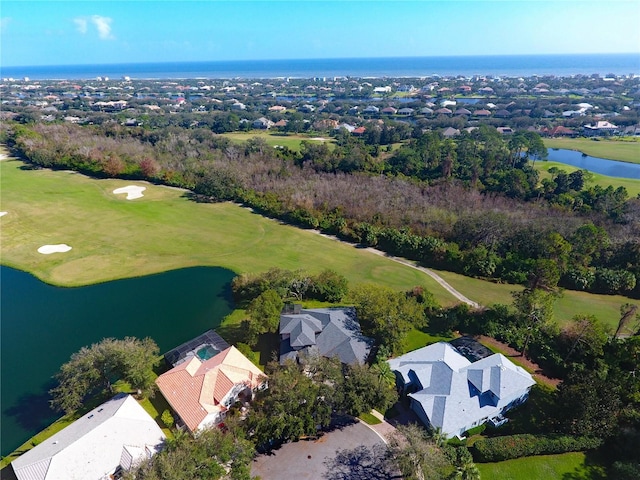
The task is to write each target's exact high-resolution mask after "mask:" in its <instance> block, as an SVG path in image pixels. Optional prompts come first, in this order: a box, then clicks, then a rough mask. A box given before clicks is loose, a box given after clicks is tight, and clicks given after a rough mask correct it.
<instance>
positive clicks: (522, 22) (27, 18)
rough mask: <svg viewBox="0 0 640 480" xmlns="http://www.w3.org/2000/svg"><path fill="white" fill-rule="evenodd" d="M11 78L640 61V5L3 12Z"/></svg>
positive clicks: (298, 0)
mask: <svg viewBox="0 0 640 480" xmlns="http://www.w3.org/2000/svg"><path fill="white" fill-rule="evenodd" d="M0 18H1V23H0V28H1V34H0V35H1V37H0V41H1V43H0V63H1V64H2V65H3V66H22V65H65V64H71V65H73V64H101V63H133V62H163V61H214V60H253V59H291V58H341V57H342V58H344V57H346V58H350V57H394V56H434V55H435V56H439V55H502V54H505V55H509V54H553V53H636V52H640V28H639V27H638V26H639V25H640V0H601V1H584V0H555V1H554V2H547V1H542V0H537V1H518V0H494V1H484V0H466V1H435V0H434V1H431V0H414V1H384V0H380V1H367V0H361V1H349V0H342V1H336V2H325V1H315V0H291V1H266V0H263V1H242V0H238V1H215V0H208V1H196V0H183V1H180V2H174V1H151V0H146V1H142V0H126V1H118V0H115V1H114V0H111V1H100V0H95V1H69V0H67V1H58V0H49V1H39V2H37V1H30V0H2V2H1V3H0Z"/></svg>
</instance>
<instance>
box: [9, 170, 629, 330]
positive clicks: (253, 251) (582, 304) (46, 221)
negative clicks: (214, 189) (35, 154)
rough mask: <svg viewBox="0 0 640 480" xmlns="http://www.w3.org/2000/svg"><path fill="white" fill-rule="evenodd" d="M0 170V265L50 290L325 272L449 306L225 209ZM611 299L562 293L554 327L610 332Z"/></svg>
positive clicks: (358, 258)
mask: <svg viewBox="0 0 640 480" xmlns="http://www.w3.org/2000/svg"><path fill="white" fill-rule="evenodd" d="M21 167H24V164H23V163H22V162H19V161H16V160H10V161H3V162H0V175H1V183H0V186H1V195H0V200H1V206H0V210H2V211H7V212H8V213H7V215H5V216H4V217H2V219H1V220H0V222H1V225H2V230H1V232H0V242H1V243H0V244H1V246H2V264H3V265H7V266H10V267H14V268H18V269H20V270H25V271H27V272H30V273H33V274H34V275H36V276H37V277H38V278H40V279H42V280H44V281H46V282H49V283H53V284H57V285H62V286H77V285H87V284H92V283H96V282H103V281H108V280H113V279H118V278H127V277H133V276H140V275H147V274H152V273H159V272H163V271H167V270H172V269H177V268H183V267H192V266H220V267H224V268H229V269H231V270H233V271H235V272H238V273H241V272H261V271H265V270H267V269H269V268H272V267H281V268H286V269H303V270H306V271H308V272H309V273H311V274H314V273H317V272H319V271H321V270H322V269H325V268H332V269H334V270H336V271H338V272H340V273H342V274H343V275H345V276H346V277H347V278H348V280H349V281H350V282H352V283H354V284H355V283H363V282H374V283H378V284H381V285H387V286H389V287H391V288H394V289H408V288H411V287H413V286H415V285H423V286H425V287H426V288H427V289H428V290H430V291H432V292H433V293H434V295H435V297H436V299H437V300H438V301H439V302H440V303H441V304H442V305H452V304H454V303H456V300H455V299H454V298H453V297H452V296H451V295H450V294H449V293H448V292H446V291H445V290H444V289H443V288H441V287H440V286H439V285H438V284H437V283H436V282H435V281H434V280H433V279H432V278H431V277H429V276H427V275H425V274H423V273H421V272H420V271H418V270H416V269H413V268H410V267H407V266H404V265H400V264H398V263H396V262H393V261H392V260H389V259H387V258H384V257H380V256H377V255H374V254H371V253H369V252H366V251H364V250H360V249H357V248H354V247H353V246H349V245H346V244H343V243H340V242H338V241H335V240H330V239H327V238H324V237H321V236H319V235H316V234H315V233H313V232H310V231H307V230H301V229H298V228H295V227H291V226H287V225H282V224H281V223H279V222H277V221H274V220H271V219H267V218H264V217H262V216H261V215H257V214H254V213H252V212H251V211H249V210H248V209H245V208H242V207H240V206H238V205H235V204H232V203H217V204H200V203H194V202H192V201H191V200H189V199H188V198H186V195H185V192H183V191H180V190H177V189H173V188H168V187H163V186H157V185H151V184H147V183H144V182H127V181H124V180H114V179H108V180H97V179H92V178H88V177H85V176H83V175H80V174H77V173H72V172H62V171H51V170H46V169H42V170H23V169H22V168H21ZM128 184H137V185H144V186H146V188H147V189H146V190H145V191H144V197H143V198H140V199H137V200H125V199H124V195H119V196H116V195H114V194H113V193H112V192H113V190H114V189H115V188H118V187H123V186H125V185H128ZM60 243H66V244H68V245H70V246H71V247H72V250H71V251H69V252H67V253H54V254H51V255H42V254H40V253H38V252H37V249H38V248H39V247H40V246H42V245H45V244H60ZM439 273H440V275H441V276H442V277H443V278H444V279H445V280H447V281H448V282H449V283H451V285H453V287H454V288H456V289H458V290H460V291H461V292H462V293H463V294H464V295H466V296H467V297H469V298H471V299H473V300H476V301H478V302H480V303H481V304H483V305H490V304H492V303H504V304H510V303H511V300H512V299H511V292H512V291H514V290H518V289H519V288H522V287H519V286H515V285H504V284H495V283H491V282H487V281H483V280H478V279H473V278H469V277H465V276H463V275H458V274H455V273H451V272H444V271H442V272H439ZM626 301H628V299H626V298H625V297H621V296H608V295H593V294H587V293H582V292H573V291H567V292H565V295H564V297H563V298H562V299H560V300H559V301H558V303H557V305H556V317H557V318H558V320H559V321H560V322H561V323H564V322H566V321H568V320H569V319H570V318H571V317H572V316H573V315H575V314H576V313H587V312H588V313H593V314H595V315H597V316H598V318H600V319H601V320H603V321H605V322H606V323H607V324H608V325H610V326H612V327H613V328H615V326H616V325H617V321H618V318H619V308H620V305H621V304H622V303H625V302H626Z"/></svg>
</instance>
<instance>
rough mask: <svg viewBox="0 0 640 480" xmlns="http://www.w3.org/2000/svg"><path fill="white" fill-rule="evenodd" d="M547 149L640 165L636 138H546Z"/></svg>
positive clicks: (639, 149)
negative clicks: (576, 152) (559, 149)
mask: <svg viewBox="0 0 640 480" xmlns="http://www.w3.org/2000/svg"><path fill="white" fill-rule="evenodd" d="M544 144H545V146H546V147H547V148H565V149H567V150H578V151H579V152H582V153H586V154H587V155H590V156H592V157H600V158H608V159H610V160H619V161H621V162H630V163H640V142H638V141H637V140H636V139H634V138H630V139H620V138H618V137H616V138H614V139H608V138H601V139H599V140H591V139H589V138H545V139H544Z"/></svg>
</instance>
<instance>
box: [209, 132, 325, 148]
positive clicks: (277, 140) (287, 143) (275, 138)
mask: <svg viewBox="0 0 640 480" xmlns="http://www.w3.org/2000/svg"><path fill="white" fill-rule="evenodd" d="M222 135H223V136H225V137H227V138H229V139H231V140H233V141H235V142H246V141H247V140H249V139H250V138H253V137H258V138H262V139H264V140H265V141H266V142H267V144H268V145H270V146H272V147H275V146H276V145H280V146H283V147H289V149H291V150H295V151H298V150H300V142H302V141H303V140H306V141H308V142H317V143H320V142H322V141H323V140H318V138H325V139H326V140H324V141H325V142H326V143H327V144H328V145H329V148H332V147H333V145H334V140H333V139H332V138H331V137H326V136H325V137H322V136H308V135H296V134H282V133H271V132H265V131H264V130H253V131H251V132H232V133H223V134H222Z"/></svg>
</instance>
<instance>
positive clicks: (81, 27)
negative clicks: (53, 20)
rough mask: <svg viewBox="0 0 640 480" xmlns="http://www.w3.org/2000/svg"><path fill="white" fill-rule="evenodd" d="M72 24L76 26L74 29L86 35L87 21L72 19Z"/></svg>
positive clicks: (84, 19)
mask: <svg viewBox="0 0 640 480" xmlns="http://www.w3.org/2000/svg"><path fill="white" fill-rule="evenodd" d="M73 23H75V24H76V28H77V29H78V31H79V32H80V33H82V34H85V33H87V19H86V18H74V19H73Z"/></svg>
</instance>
